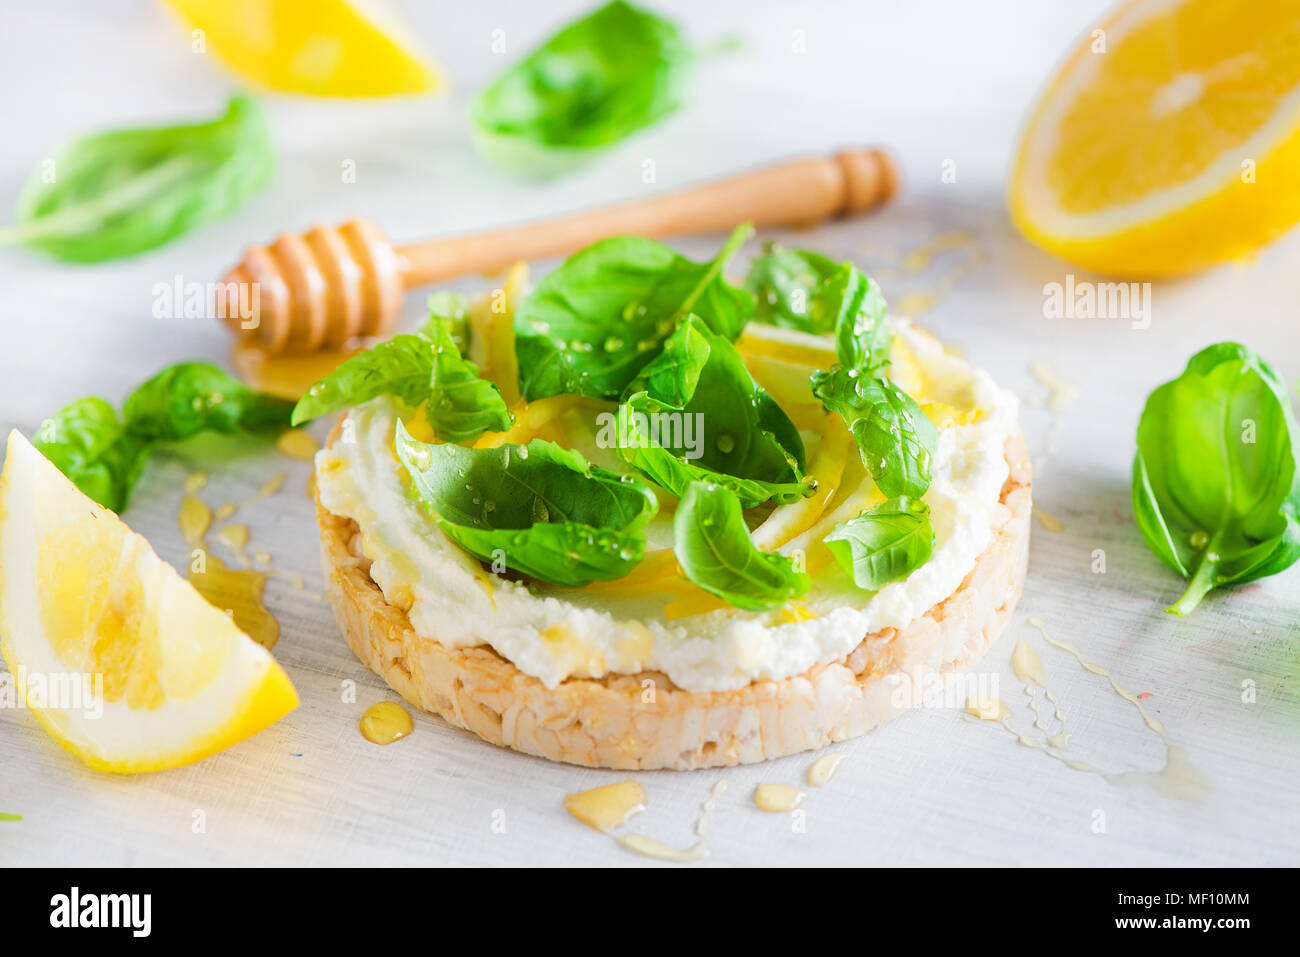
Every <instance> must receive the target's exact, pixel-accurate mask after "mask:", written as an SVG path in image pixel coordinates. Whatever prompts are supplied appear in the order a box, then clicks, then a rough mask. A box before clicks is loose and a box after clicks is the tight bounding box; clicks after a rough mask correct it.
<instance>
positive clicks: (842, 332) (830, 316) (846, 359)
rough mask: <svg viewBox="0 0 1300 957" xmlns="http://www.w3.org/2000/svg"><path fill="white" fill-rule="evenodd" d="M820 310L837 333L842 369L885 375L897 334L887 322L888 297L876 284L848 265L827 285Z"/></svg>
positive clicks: (836, 341) (820, 297)
mask: <svg viewBox="0 0 1300 957" xmlns="http://www.w3.org/2000/svg"><path fill="white" fill-rule="evenodd" d="M817 307H818V308H819V309H821V310H823V311H824V314H825V316H826V322H827V323H829V325H830V327H831V328H833V329H834V330H835V357H836V358H837V359H838V360H839V362H840V365H842V366H844V367H845V368H846V369H857V370H859V371H861V372H866V373H869V374H871V375H876V376H879V375H883V374H884V371H885V369H887V368H888V367H889V348H890V346H891V345H893V342H894V333H893V330H891V329H890V328H889V323H888V322H887V321H886V320H885V313H886V307H885V297H884V296H883V295H882V294H881V292H880V287H879V286H877V285H876V282H875V280H873V279H871V278H870V277H868V276H866V275H864V274H863V273H862V272H860V271H859V270H858V269H856V268H855V267H854V266H852V265H851V264H849V263H845V264H844V265H842V266H841V267H840V268H839V269H838V270H836V272H835V274H834V275H832V276H831V277H830V279H828V280H827V281H826V284H825V286H824V287H823V289H822V290H821V293H820V295H819V297H818V300H817Z"/></svg>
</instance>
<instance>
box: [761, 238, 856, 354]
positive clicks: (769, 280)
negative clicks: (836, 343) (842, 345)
mask: <svg viewBox="0 0 1300 957" xmlns="http://www.w3.org/2000/svg"><path fill="white" fill-rule="evenodd" d="M838 268H839V267H838V266H837V265H836V263H835V262H834V261H833V260H831V259H830V258H828V257H826V256H823V255H822V254H821V253H817V252H812V251H811V250H806V249H786V248H785V247H784V246H781V245H779V244H777V243H772V242H769V243H766V244H765V245H764V246H763V254H762V255H761V256H755V257H754V259H753V261H752V262H750V264H749V272H748V273H747V274H746V276H745V289H746V290H747V291H748V292H749V293H750V295H752V296H753V297H754V304H755V305H754V318H755V319H756V320H758V321H759V322H765V323H767V324H769V325H774V326H784V327H785V328H787V329H798V330H799V331H801V332H812V333H823V332H830V331H832V330H833V329H834V328H835V327H834V325H825V320H826V314H825V312H824V311H817V310H814V308H813V305H814V303H815V302H816V300H817V298H818V290H819V289H820V287H821V285H822V284H823V283H824V282H825V281H826V280H827V279H829V278H830V277H831V276H832V275H833V274H834V273H835V271H836V269H838ZM832 319H833V317H832Z"/></svg>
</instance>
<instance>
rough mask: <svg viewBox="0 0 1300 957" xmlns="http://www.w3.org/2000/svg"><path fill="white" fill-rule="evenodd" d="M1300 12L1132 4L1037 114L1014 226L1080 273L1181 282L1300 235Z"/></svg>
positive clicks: (1072, 62) (1235, 3)
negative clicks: (1295, 228) (1293, 232)
mask: <svg viewBox="0 0 1300 957" xmlns="http://www.w3.org/2000/svg"><path fill="white" fill-rule="evenodd" d="M1297 169H1300V5H1298V4H1294V3H1276V2H1273V3H1242V2H1240V0H1131V2H1128V3H1125V4H1123V5H1121V6H1120V7H1119V8H1118V9H1117V10H1116V11H1115V12H1114V13H1113V14H1112V15H1111V17H1110V18H1109V19H1108V20H1107V21H1106V22H1104V23H1102V24H1100V25H1099V26H1098V27H1097V28H1096V29H1095V30H1093V31H1092V32H1091V33H1090V34H1089V35H1088V36H1087V37H1085V38H1084V40H1083V42H1082V44H1081V45H1080V47H1079V48H1078V49H1077V50H1075V51H1074V53H1073V54H1072V55H1071V57H1070V58H1069V60H1068V61H1067V62H1066V64H1065V65H1064V66H1063V67H1062V68H1061V70H1060V72H1059V73H1058V74H1057V75H1056V77H1055V78H1054V79H1053V80H1052V82H1051V83H1050V84H1049V86H1048V88H1047V90H1046V91H1045V92H1044V93H1043V95H1042V97H1041V99H1040V101H1039V102H1038V104H1037V106H1036V107H1035V109H1034V110H1033V112H1032V113H1031V116H1030V119H1029V121H1028V124H1027V125H1026V128H1025V131H1024V133H1023V135H1022V138H1021V142H1020V146H1019V151H1018V156H1017V158H1016V162H1015V166H1014V169H1013V172H1012V176H1011V182H1010V186H1009V190H1008V202H1009V205H1010V210H1011V216H1012V218H1013V219H1014V220H1015V222H1016V225H1017V226H1018V227H1019V228H1020V230H1021V232H1023V233H1024V234H1025V236H1026V237H1027V238H1029V239H1030V240H1031V241H1033V242H1035V243H1037V244H1038V245H1040V246H1042V247H1043V248H1045V249H1047V250H1049V251H1051V252H1054V253H1056V254H1058V255H1060V256H1062V257H1064V258H1065V259H1068V260H1070V261H1072V262H1075V263H1078V264H1080V265H1082V266H1085V267H1088V268H1091V269H1095V270H1098V271H1100V272H1105V273H1111V274H1115V275H1123V276H1145V277H1160V276H1173V275H1179V274H1183V273H1189V272H1193V271H1195V270H1198V269H1203V268H1205V267H1207V266H1210V265H1213V264H1215V263H1219V262H1223V261H1226V260H1231V259H1236V258H1240V257H1243V256H1245V255H1247V254H1249V253H1252V252H1253V251H1254V250H1256V249H1258V248H1259V247H1260V246H1263V245H1264V244H1266V243H1268V242H1271V241H1272V240H1274V239H1276V238H1277V237H1278V236H1280V235H1281V234H1282V233H1283V232H1285V231H1286V230H1288V229H1290V228H1291V226H1292V225H1293V224H1295V223H1296V222H1297V221H1300V178H1298V177H1297V176H1296V173H1295V171H1296V170H1297Z"/></svg>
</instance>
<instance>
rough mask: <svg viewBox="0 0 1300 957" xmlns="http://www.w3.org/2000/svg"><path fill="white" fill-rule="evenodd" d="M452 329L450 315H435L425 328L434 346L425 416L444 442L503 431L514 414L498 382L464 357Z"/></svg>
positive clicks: (513, 419)
mask: <svg viewBox="0 0 1300 957" xmlns="http://www.w3.org/2000/svg"><path fill="white" fill-rule="evenodd" d="M451 329H452V320H451V319H444V318H443V317H441V316H438V315H433V316H430V318H429V321H428V322H427V323H426V324H425V326H424V329H423V331H422V335H424V336H426V337H427V338H428V339H429V341H430V342H431V343H432V349H433V378H432V381H431V383H430V391H429V397H428V399H427V400H426V404H425V408H424V417H425V418H426V419H427V420H428V421H429V424H430V425H431V426H433V431H434V433H435V434H436V435H437V436H438V438H439V439H441V440H442V441H444V442H465V441H468V440H469V439H476V438H478V437H479V436H480V435H482V434H483V433H484V432H487V431H489V430H491V431H493V432H504V431H505V430H506V429H508V428H510V426H511V425H513V424H514V421H515V417H514V414H513V413H512V412H511V411H510V410H509V409H508V408H506V400H505V399H503V398H502V397H501V391H500V390H499V389H498V388H497V387H496V385H495V384H494V383H492V382H489V381H488V380H487V379H484V378H483V377H482V376H480V375H479V374H478V366H476V365H475V364H474V363H472V362H470V361H469V360H468V359H462V358H461V355H460V351H459V350H458V349H457V348H456V343H455V340H454V339H453V338H452V332H451Z"/></svg>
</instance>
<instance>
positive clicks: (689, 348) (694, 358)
mask: <svg viewBox="0 0 1300 957" xmlns="http://www.w3.org/2000/svg"><path fill="white" fill-rule="evenodd" d="M629 392H630V394H629V395H628V396H627V398H626V399H624V401H623V402H622V403H621V404H620V406H619V410H618V418H617V425H618V436H617V438H618V446H619V452H620V453H621V454H622V456H623V458H624V459H626V460H627V462H628V463H629V464H631V465H633V466H635V467H636V468H637V469H638V470H639V471H640V472H641V473H642V474H644V475H646V476H647V477H649V478H650V479H651V480H652V481H654V482H656V483H658V484H659V485H661V486H663V487H664V488H666V489H668V491H670V492H672V493H673V494H674V495H678V496H680V495H682V494H684V493H685V491H686V488H687V486H689V485H690V484H691V483H692V482H696V481H707V482H712V483H714V484H717V485H720V486H723V487H725V488H727V489H730V490H731V491H732V492H734V493H735V494H736V495H737V496H739V498H740V501H741V504H742V505H743V506H744V507H745V508H749V507H750V506H753V505H758V504H760V503H762V502H766V501H769V500H771V499H775V500H776V501H777V502H792V501H797V500H798V499H800V498H803V497H805V496H807V495H811V494H812V493H813V492H814V491H815V490H816V483H814V482H812V481H811V480H809V479H805V478H804V468H805V462H804V447H803V440H802V439H801V438H800V437H799V431H798V429H796V428H795V426H794V423H792V422H791V421H790V419H789V417H788V416H787V415H786V414H785V412H783V411H782V410H781V407H780V406H778V405H777V404H776V402H775V401H774V400H773V399H772V397H771V396H770V395H768V394H767V393H766V392H764V391H763V390H762V389H761V388H759V386H758V384H757V383H756V382H755V381H754V379H753V377H752V376H751V375H750V374H749V370H748V369H746V368H745V361H744V359H743V358H741V355H740V353H739V352H737V351H736V347H735V346H733V345H732V344H731V343H730V342H728V341H727V340H726V339H725V338H723V337H722V336H718V335H714V334H713V333H711V332H710V331H709V330H708V329H707V328H706V327H705V326H704V324H703V323H702V322H700V321H699V320H698V319H697V318H696V317H694V316H688V317H686V318H685V319H683V320H682V322H681V323H680V325H679V326H678V327H677V331H676V332H675V333H673V335H672V337H671V338H670V339H669V340H668V341H667V342H666V343H665V344H664V350H663V352H662V353H661V354H660V355H659V357H658V358H657V359H655V360H654V361H653V362H651V363H650V364H649V365H647V366H646V367H645V369H643V370H642V373H641V375H640V376H639V377H638V378H637V379H636V380H634V381H633V383H632V384H631V385H630V386H629Z"/></svg>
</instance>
